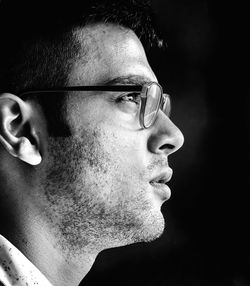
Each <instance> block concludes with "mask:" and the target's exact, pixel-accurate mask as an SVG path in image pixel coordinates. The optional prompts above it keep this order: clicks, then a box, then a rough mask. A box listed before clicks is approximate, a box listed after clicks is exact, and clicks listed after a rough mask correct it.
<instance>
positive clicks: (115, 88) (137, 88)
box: [18, 82, 170, 129]
mask: <svg viewBox="0 0 250 286" xmlns="http://www.w3.org/2000/svg"><path fill="white" fill-rule="evenodd" d="M152 85H157V86H158V87H159V88H160V91H161V95H160V100H159V104H158V106H157V109H156V113H155V114H156V115H155V117H154V120H152V122H151V123H150V125H148V126H146V125H145V122H144V115H145V108H146V103H147V96H148V91H149V89H150V87H151V86H152ZM69 91H109V92H119V91H121V92H138V93H140V96H141V106H140V115H139V121H140V125H141V127H142V128H143V129H147V128H149V127H151V126H152V125H153V124H154V123H155V120H156V118H157V114H158V112H159V109H162V110H163V107H164V105H165V102H166V100H167V99H169V100H170V96H169V94H166V93H163V90H162V87H161V86H160V85H159V84H158V83H157V82H148V83H145V84H143V85H96V86H91V85H85V86H66V87H52V88H45V89H37V90H24V91H22V92H21V93H19V95H18V96H19V97H23V96H27V95H31V94H38V93H40V94H41V93H60V92H69Z"/></svg>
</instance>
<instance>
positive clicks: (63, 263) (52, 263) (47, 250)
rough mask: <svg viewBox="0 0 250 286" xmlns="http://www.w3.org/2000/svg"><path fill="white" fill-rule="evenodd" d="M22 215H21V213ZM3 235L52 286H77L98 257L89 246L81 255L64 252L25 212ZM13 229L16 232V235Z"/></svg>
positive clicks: (50, 234)
mask: <svg viewBox="0 0 250 286" xmlns="http://www.w3.org/2000/svg"><path fill="white" fill-rule="evenodd" d="M19 214H20V213H19ZM2 226H4V224H2V223H1V234H2V235H3V236H5V238H7V239H8V240H9V241H10V242H11V243H12V244H13V245H14V246H15V247H16V248H17V249H19V250H20V251H21V252H22V253H23V254H24V255H25V256H26V258H28V259H29V260H30V262H32V263H33V264H34V265H35V266H36V267H37V268H38V269H39V270H40V271H41V272H42V273H43V274H44V275H45V276H46V278H47V279H48V280H49V281H50V282H51V283H52V285H53V286H59V285H60V286H64V285H65V286H66V285H67V286H68V285H72V286H77V285H79V283H80V282H81V280H82V279H83V278H84V277H85V275H86V274H87V273H88V272H89V270H90V268H91V267H92V265H93V263H94V261H95V258H96V256H97V253H94V252H93V251H90V250H89V248H88V246H86V247H85V249H83V250H82V251H81V253H80V254H79V253H78V254H75V253H72V252H71V251H70V250H67V251H66V250H65V249H63V247H62V246H59V245H58V240H57V239H56V238H55V236H54V235H53V234H52V233H51V232H50V231H49V229H48V227H47V226H46V225H45V224H44V223H42V222H41V221H39V216H37V215H36V214H35V213H34V212H32V211H30V210H28V209H27V208H26V212H23V213H22V215H21V216H20V215H19V216H18V221H17V220H16V219H14V220H12V222H11V225H10V224H8V227H6V226H5V227H2ZM13 229H14V230H15V232H13Z"/></svg>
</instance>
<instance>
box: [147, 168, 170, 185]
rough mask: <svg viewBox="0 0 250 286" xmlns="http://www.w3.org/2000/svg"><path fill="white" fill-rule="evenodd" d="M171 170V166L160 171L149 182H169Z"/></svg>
mask: <svg viewBox="0 0 250 286" xmlns="http://www.w3.org/2000/svg"><path fill="white" fill-rule="evenodd" d="M172 175H173V170H172V169H171V168H168V169H167V170H165V171H163V172H161V173H160V174H159V175H158V176H156V177H154V178H153V179H152V180H151V181H150V184H155V183H157V184H166V183H167V182H169V181H170V180H171V178H172Z"/></svg>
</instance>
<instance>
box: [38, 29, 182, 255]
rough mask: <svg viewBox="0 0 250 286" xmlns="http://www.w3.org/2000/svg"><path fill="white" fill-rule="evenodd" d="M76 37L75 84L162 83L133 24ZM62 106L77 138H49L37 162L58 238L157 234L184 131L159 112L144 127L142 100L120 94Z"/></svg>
mask: <svg viewBox="0 0 250 286" xmlns="http://www.w3.org/2000/svg"><path fill="white" fill-rule="evenodd" d="M77 37H78V39H79V41H80V42H81V43H82V47H83V51H84V52H83V55H84V56H83V57H80V56H79V57H78V58H77V60H76V62H75V64H74V66H73V69H72V71H71V74H70V76H69V85H70V86H77V85H92V86H96V85H103V84H104V83H107V82H112V83H114V84H136V83H137V84H138V83H142V82H152V81H154V82H157V79H156V76H155V74H154V73H153V71H152V69H151V68H150V66H149V63H148V61H147V58H146V55H145V52H144V49H143V46H142V44H141V42H140V40H139V39H138V38H137V36H136V35H135V34H134V33H133V32H132V31H131V30H128V29H125V28H122V27H119V26H115V25H112V24H105V25H104V24H96V25H91V26H88V27H86V28H84V30H82V31H78V32H77ZM86 51H87V52H86ZM64 109H65V120H66V122H67V124H68V125H69V127H70V130H71V136H70V137H65V138H63V137H56V138H54V137H48V145H47V152H46V153H45V158H44V160H43V161H42V163H41V164H40V165H38V166H37V169H38V170H39V171H40V172H41V173H42V174H43V175H42V176H41V179H40V183H39V185H40V186H41V188H42V189H43V191H41V192H43V193H44V197H45V199H44V204H43V210H45V211H44V216H46V218H47V220H48V222H49V223H50V224H51V226H52V229H53V230H54V232H55V234H56V237H57V239H58V240H59V242H60V244H61V245H65V248H66V247H67V246H69V248H70V249H74V250H75V251H80V250H81V249H82V248H83V247H84V246H86V245H88V246H90V245H92V247H93V248H95V249H98V250H102V249H105V248H109V247H114V246H120V245H125V244H130V243H133V242H139V241H150V240H153V239H155V238H157V237H159V236H160V235H161V234H162V232H163V230H164V218H163V215H162V213H161V206H162V204H163V203H164V201H166V200H167V199H168V198H169V196H170V190H169V188H168V187H167V186H166V185H165V184H160V183H159V181H160V180H161V179H164V180H169V179H170V178H171V175H172V169H171V168H170V167H169V165H168V156H169V155H170V154H172V153H173V152H175V151H176V150H178V149H179V148H180V147H181V146H182V144H183V135H182V133H181V132H180V130H179V129H178V128H177V127H176V126H175V125H174V124H173V122H172V121H171V120H170V119H169V117H168V116H167V115H166V114H164V113H163V112H162V111H161V110H160V111H159V113H158V116H157V119H156V121H155V123H154V124H153V125H152V126H151V127H150V128H148V129H143V128H141V126H140V123H139V114H138V103H136V102H135V101H133V98H131V97H130V96H128V95H127V94H125V93H124V96H123V93H122V96H121V92H100V91H98V92H94V91H93V92H72V94H70V95H69V96H68V97H67V100H66V103H65V107H64ZM55 112H56V111H55Z"/></svg>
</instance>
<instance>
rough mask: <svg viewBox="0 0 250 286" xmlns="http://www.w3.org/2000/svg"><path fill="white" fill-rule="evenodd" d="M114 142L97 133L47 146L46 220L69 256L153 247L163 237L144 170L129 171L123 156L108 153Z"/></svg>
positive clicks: (53, 140)
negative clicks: (150, 244)
mask: <svg viewBox="0 0 250 286" xmlns="http://www.w3.org/2000/svg"><path fill="white" fill-rule="evenodd" d="M110 142H113V141H112V140H111V138H110V136H108V135H107V134H105V132H103V130H98V129H96V130H95V131H90V130H83V131H82V133H81V136H80V137H73V136H72V137H68V138H50V140H49V157H50V163H49V164H48V166H47V168H46V172H45V174H46V175H45V177H44V192H45V197H46V201H47V202H48V207H47V209H46V217H47V219H48V221H49V223H50V224H51V227H52V228H53V230H54V231H55V232H56V236H57V238H58V240H59V242H58V245H61V246H62V247H63V248H64V249H65V251H67V250H69V249H70V251H71V252H74V253H78V252H81V251H82V249H84V248H86V247H88V248H90V249H91V248H92V249H93V251H94V250H98V251H101V250H103V249H106V248H110V247H116V246H121V245H126V244H130V243H134V242H139V241H151V240H153V239H155V238H157V237H159V236H160V235H161V233H162V232H163V229H164V219H163V216H162V214H161V212H160V210H159V209H156V207H155V206H154V204H153V203H152V200H151V197H150V196H148V193H147V192H149V187H148V183H147V182H146V181H145V172H144V170H138V169H137V168H132V167H131V166H126V165H125V164H124V161H123V159H122V158H123V157H122V152H121V151H120V152H118V151H114V150H115V149H117V148H113V151H114V152H113V153H112V152H109V151H108V150H107V148H106V146H107V144H111V143H110ZM116 146H117V144H116ZM110 150H112V148H110ZM121 150H122V148H121ZM118 153H119V154H118ZM124 155H126V154H124Z"/></svg>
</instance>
